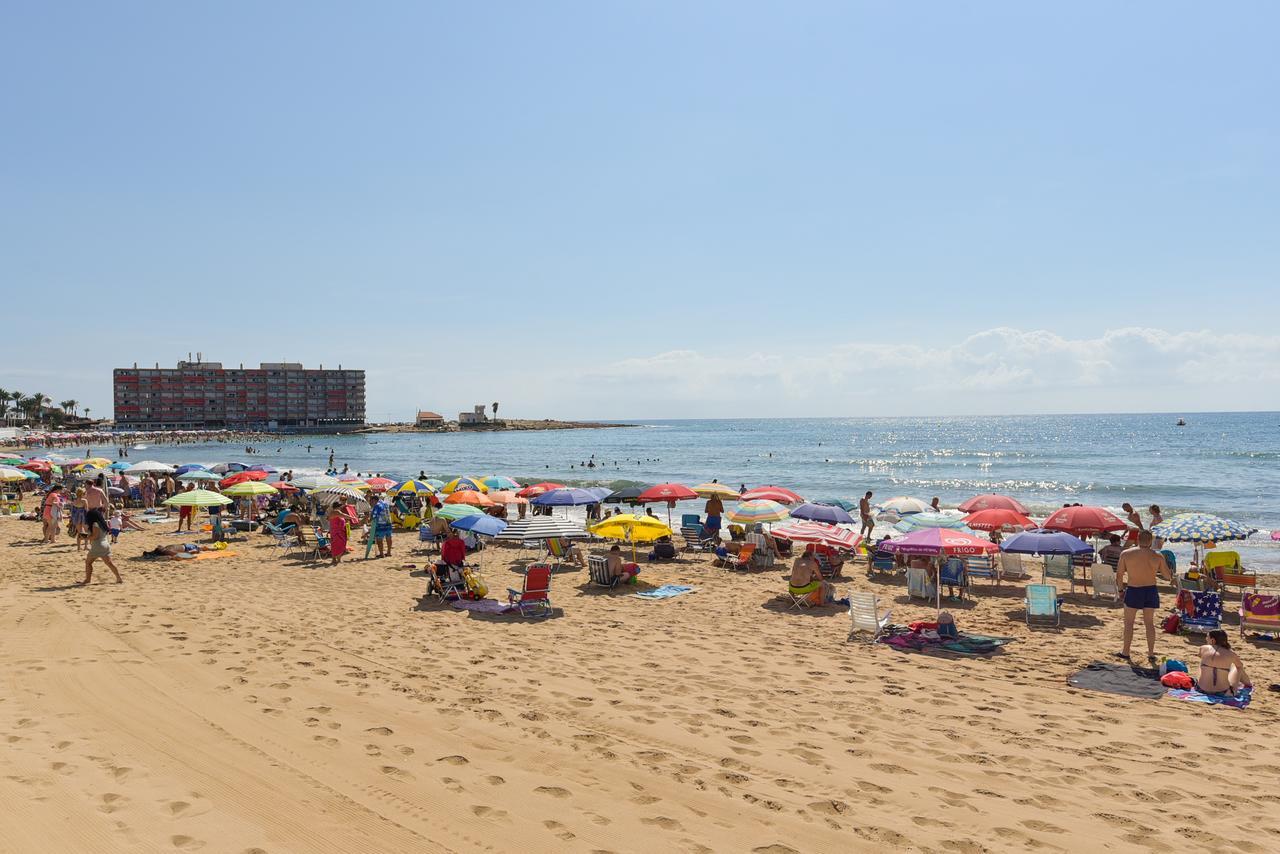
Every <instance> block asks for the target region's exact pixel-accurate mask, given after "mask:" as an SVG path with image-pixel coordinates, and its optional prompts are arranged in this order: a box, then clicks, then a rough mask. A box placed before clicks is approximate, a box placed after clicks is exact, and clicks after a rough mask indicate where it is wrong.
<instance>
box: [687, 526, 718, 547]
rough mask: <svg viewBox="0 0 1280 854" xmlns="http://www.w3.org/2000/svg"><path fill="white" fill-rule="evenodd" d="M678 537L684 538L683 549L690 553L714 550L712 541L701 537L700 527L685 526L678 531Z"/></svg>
mask: <svg viewBox="0 0 1280 854" xmlns="http://www.w3.org/2000/svg"><path fill="white" fill-rule="evenodd" d="M680 536H682V537H684V544H685V547H686V548H688V549H690V550H691V551H696V552H701V551H708V550H710V549H714V548H715V543H714V541H713V540H711V539H708V538H706V537H704V536H703V530H702V526H701V525H686V526H684V527H683V528H681V529H680Z"/></svg>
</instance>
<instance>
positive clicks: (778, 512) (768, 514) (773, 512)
mask: <svg viewBox="0 0 1280 854" xmlns="http://www.w3.org/2000/svg"><path fill="white" fill-rule="evenodd" d="M724 516H725V518H726V519H728V520H729V521H730V522H736V523H737V524H739V525H757V524H763V523H765V522H781V521H782V520H783V519H786V518H789V517H790V516H791V511H790V510H788V509H787V508H785V507H783V506H782V505H781V504H779V503H778V502H776V501H770V500H769V499H767V498H757V499H755V500H754V501H741V502H739V503H738V506H736V507H734V508H733V509H732V510H730V511H729V512H727V513H725V514H724Z"/></svg>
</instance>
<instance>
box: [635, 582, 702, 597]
mask: <svg viewBox="0 0 1280 854" xmlns="http://www.w3.org/2000/svg"><path fill="white" fill-rule="evenodd" d="M697 589H698V588H696V587H690V586H689V585H687V584H664V585H662V586H661V587H655V588H653V589H652V590H644V591H642V592H640V593H632V594H631V595H632V596H638V597H640V598H641V599H671V598H673V597H675V596H681V595H683V594H685V593H692V592H693V591H695V590H697Z"/></svg>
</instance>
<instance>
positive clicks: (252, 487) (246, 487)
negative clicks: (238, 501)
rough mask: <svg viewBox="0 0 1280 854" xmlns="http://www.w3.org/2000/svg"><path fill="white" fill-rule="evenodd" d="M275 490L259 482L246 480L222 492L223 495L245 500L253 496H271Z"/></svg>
mask: <svg viewBox="0 0 1280 854" xmlns="http://www.w3.org/2000/svg"><path fill="white" fill-rule="evenodd" d="M275 492H276V488H275V487H274V486H271V485H270V484H267V483H263V482H262V481H260V480H246V481H242V482H241V483H237V484H236V485H235V486H228V487H227V488H226V489H224V490H222V494H223V495H232V496H235V497H236V498H247V497H251V496H254V495H273V494H275Z"/></svg>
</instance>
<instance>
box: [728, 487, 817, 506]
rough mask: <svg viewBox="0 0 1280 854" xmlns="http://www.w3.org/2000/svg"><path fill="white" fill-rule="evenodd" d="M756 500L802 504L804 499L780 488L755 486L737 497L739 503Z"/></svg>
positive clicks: (797, 494) (784, 488)
mask: <svg viewBox="0 0 1280 854" xmlns="http://www.w3.org/2000/svg"><path fill="white" fill-rule="evenodd" d="M756 499H764V500H765V501H776V502H778V503H779V504H803V503H804V498H803V496H801V495H800V494H799V493H797V492H793V491H791V490H790V489H787V488H786V487H782V486H773V485H772V484H770V485H768V486H757V487H756V488H755V489H748V490H747V491H746V492H744V493H742V494H741V495H739V496H738V500H739V501H753V500H756Z"/></svg>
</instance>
